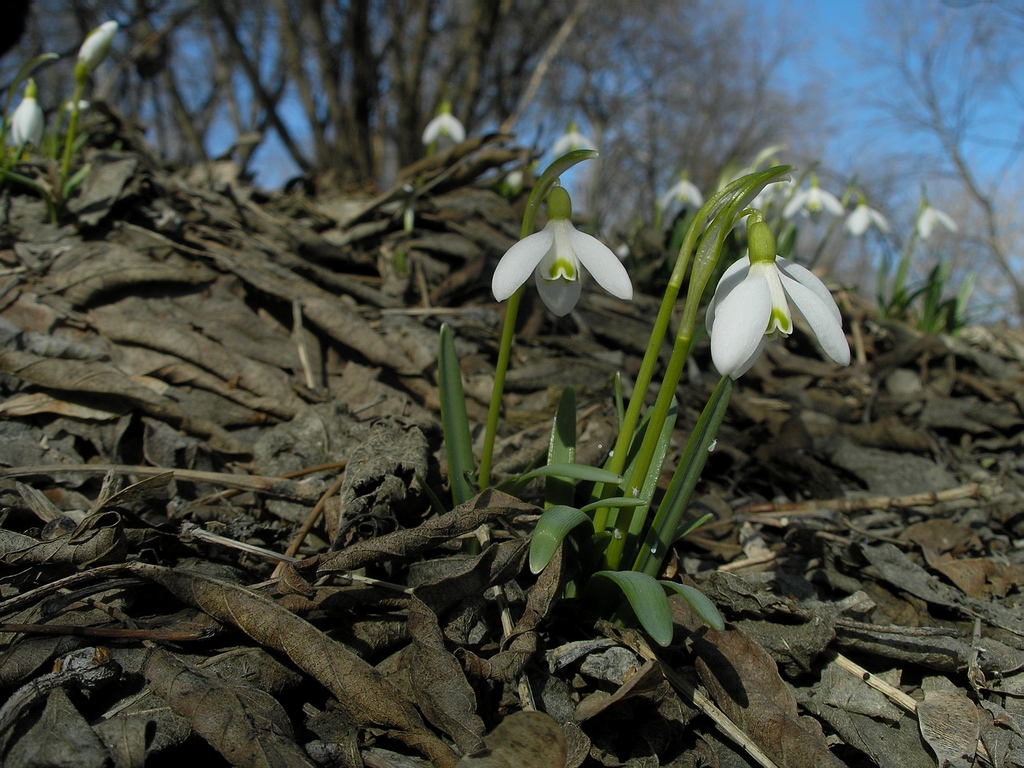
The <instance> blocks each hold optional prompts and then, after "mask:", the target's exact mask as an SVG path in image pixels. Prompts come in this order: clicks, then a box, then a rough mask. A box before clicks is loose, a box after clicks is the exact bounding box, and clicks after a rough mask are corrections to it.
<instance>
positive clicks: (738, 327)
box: [705, 221, 850, 379]
mask: <svg viewBox="0 0 1024 768" xmlns="http://www.w3.org/2000/svg"><path fill="white" fill-rule="evenodd" d="M747 230H748V232H749V233H750V234H749V242H750V248H749V253H748V255H747V256H744V257H743V258H742V259H740V260H739V261H737V262H736V263H734V264H733V265H732V266H731V267H729V268H728V269H727V270H726V271H725V274H723V275H722V279H721V280H720V281H719V283H718V287H717V288H716V289H715V295H714V297H713V298H712V299H711V303H710V304H709V305H708V311H707V317H706V320H705V322H706V324H707V329H708V333H709V335H710V336H711V359H712V361H713V362H714V364H715V368H717V369H718V372H719V373H720V374H722V375H723V376H729V377H731V378H733V379H738V378H739V377H740V376H742V375H743V374H744V373H746V372H747V371H748V370H750V367H751V366H752V365H753V364H754V363H755V362H756V361H757V358H758V357H759V356H760V354H761V351H762V350H763V349H764V346H765V344H766V343H767V342H768V340H769V339H772V338H774V337H775V336H777V335H781V336H789V334H791V333H792V332H793V316H792V314H791V310H790V307H791V306H792V308H793V309H795V310H796V311H797V312H798V313H799V314H800V315H801V316H803V318H804V320H806V321H807V324H808V325H810V327H811V331H812V332H813V333H814V335H815V336H816V337H817V339H818V341H819V343H820V344H821V347H822V349H823V350H824V351H825V354H827V355H828V356H829V357H830V358H832V359H833V360H834V361H835V362H837V363H839V364H840V365H849V363H850V345H849V342H847V340H846V334H844V333H843V320H842V316H841V315H840V313H839V308H838V307H837V306H836V303H835V300H834V299H833V298H832V294H831V293H829V291H828V288H826V287H825V285H824V283H822V282H821V280H819V279H818V278H817V277H816V276H815V275H814V274H813V273H812V272H811V271H810V270H808V269H805V268H804V267H801V266H800V265H799V264H794V263H793V262H791V261H789V260H787V259H784V258H782V257H781V256H777V255H776V254H775V237H774V236H773V235H772V233H771V230H770V229H769V228H768V226H767V225H766V224H764V222H761V221H756V222H751V223H750V224H749V226H748V227H747ZM769 254H770V255H769Z"/></svg>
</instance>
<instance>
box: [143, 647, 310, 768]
mask: <svg viewBox="0 0 1024 768" xmlns="http://www.w3.org/2000/svg"><path fill="white" fill-rule="evenodd" d="M145 675H146V680H147V681H148V683H149V686H150V688H151V689H152V690H153V692H154V693H156V694H157V695H158V696H160V697H161V698H162V699H164V700H165V701H166V702H167V703H168V704H169V705H170V707H171V709H173V710H174V711H175V712H176V713H177V714H179V715H182V716H183V717H186V718H188V720H189V721H190V722H191V723H192V728H193V729H194V730H195V732H196V733H197V734H199V735H200V736H201V737H202V738H203V739H204V740H205V741H206V742H207V743H208V744H210V746H212V747H213V748H214V749H216V750H217V751H218V752H219V753H220V754H221V755H223V756H224V758H225V759H226V760H227V761H229V762H230V763H231V764H232V765H238V766H253V768H263V767H264V766H265V767H266V768H271V766H273V767H274V768H276V767H277V766H281V767H282V768H288V767H289V766H312V765H313V763H312V762H311V761H310V760H309V759H307V757H306V755H305V753H304V752H303V751H302V748H301V747H300V746H299V745H298V744H296V743H295V734H294V733H293V732H292V729H291V725H290V723H289V721H288V715H287V713H286V712H285V711H284V708H283V707H282V706H281V705H280V704H278V702H277V700H276V699H274V697H273V696H271V695H270V694H268V693H266V692H264V691H261V690H260V689H259V688H255V687H253V686H251V685H247V684H244V683H239V682H225V681H224V680H223V679H222V678H221V677H220V676H218V675H215V674H209V673H204V672H203V671H201V670H199V669H196V668H193V667H190V666H189V665H187V664H185V663H184V662H182V661H180V660H178V659H177V658H175V656H174V655H173V654H171V653H169V652H167V651H164V650H161V649H156V650H155V651H153V653H152V654H151V655H150V657H149V659H148V660H147V662H146V667H145Z"/></svg>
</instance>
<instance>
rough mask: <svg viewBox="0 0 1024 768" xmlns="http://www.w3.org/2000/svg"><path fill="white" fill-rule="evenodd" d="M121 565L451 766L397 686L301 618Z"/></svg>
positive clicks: (153, 569) (201, 583) (245, 596)
mask: <svg viewBox="0 0 1024 768" xmlns="http://www.w3.org/2000/svg"><path fill="white" fill-rule="evenodd" d="M127 568H128V569H129V570H130V571H131V572H132V573H135V574H137V575H139V576H143V577H145V578H148V579H151V580H152V581H154V582H156V583H157V584H159V585H160V586H162V587H164V589H166V590H168V591H169V592H171V593H172V594H173V595H174V596H175V597H177V598H178V599H179V600H181V601H182V602H185V603H187V604H188V605H191V606H193V607H195V608H199V609H200V610H202V611H205V612H206V613H208V614H209V615H210V616H212V617H213V618H215V619H217V620H218V621H220V622H223V623H226V624H231V625H233V626H235V627H237V628H238V629H240V630H241V631H242V632H245V634H247V635H249V637H251V638H252V639H253V640H255V641H256V642H257V643H259V644H261V645H263V646H266V647H268V648H273V649H275V650H277V651H279V652H281V653H283V654H285V655H286V656H288V658H290V659H291V660H292V662H293V663H294V664H295V665H296V666H297V667H299V669H301V670H302V671H304V672H306V673H307V674H309V675H311V676H312V677H313V678H315V679H316V680H317V681H319V682H320V683H321V684H322V685H323V686H324V687H325V688H327V689H328V690H329V691H330V692H331V693H332V694H334V696H335V697H336V698H337V699H338V702H339V703H340V704H341V706H342V707H343V708H344V709H345V711H346V712H348V714H349V715H350V716H351V717H352V719H353V720H355V721H356V722H357V723H359V724H360V725H364V726H369V725H374V726H381V727H385V728H388V729H391V730H392V731H393V732H394V733H393V735H394V736H395V737H396V738H398V739H400V740H402V741H404V742H405V743H406V744H408V745H409V746H411V747H413V748H415V749H418V750H420V751H421V752H423V754H425V755H427V756H428V757H429V758H430V759H431V760H432V761H433V762H434V763H435V764H436V765H438V766H441V767H442V768H444V767H445V766H452V765H454V764H455V755H454V753H453V752H452V751H451V749H450V748H449V747H448V746H447V745H446V744H445V743H444V742H442V741H441V740H440V739H438V738H437V737H436V736H435V735H434V734H433V733H431V732H430V731H429V730H427V728H426V727H425V726H424V724H423V721H422V720H421V719H420V716H419V714H418V713H417V712H416V710H415V708H413V706H412V704H411V703H410V702H409V701H408V700H406V699H405V698H404V697H403V696H402V695H401V693H400V692H399V691H398V689H397V688H395V687H394V686H393V685H392V684H391V683H389V682H388V681H387V680H386V679H385V678H384V677H382V676H381V675H380V673H379V672H377V670H375V669H374V668H373V667H371V666H370V665H369V664H367V663H366V662H365V661H363V660H362V659H361V658H359V657H358V656H357V655H356V654H354V653H353V652H352V651H350V650H349V649H348V648H346V647H345V646H344V645H342V644H341V643H339V642H337V641H335V640H332V639H331V638H329V637H327V636H326V635H325V634H324V633H323V632H321V631H320V630H318V629H317V628H316V627H314V626H313V625H312V624H310V623H309V622H308V621H306V620H305V619H302V618H299V617H298V616H295V615H293V614H292V613H289V612H288V611H286V610H284V609H283V608H281V607H280V606H279V605H277V604H276V603H275V602H273V601H272V600H270V599H268V598H266V597H263V596H261V595H257V594H255V593H254V592H251V591H250V590H248V589H245V588H244V587H240V586H238V585H235V584H230V583H228V582H224V581H220V580H217V579H211V578H207V577H203V576H200V575H198V574H194V573H182V572H179V571H172V570H170V569H168V568H161V567H158V566H153V565H147V564H144V563H130V564H129V565H128V566H127Z"/></svg>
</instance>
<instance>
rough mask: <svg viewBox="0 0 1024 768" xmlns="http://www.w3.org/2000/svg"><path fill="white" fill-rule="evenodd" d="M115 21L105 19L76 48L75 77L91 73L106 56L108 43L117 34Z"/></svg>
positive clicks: (108, 48) (108, 47)
mask: <svg viewBox="0 0 1024 768" xmlns="http://www.w3.org/2000/svg"><path fill="white" fill-rule="evenodd" d="M117 30H118V24H117V22H116V21H105V22H103V23H102V24H100V25H99V26H98V27H96V29H94V30H93V31H92V32H90V33H89V36H88V37H86V38H85V42H84V43H82V47H81V48H79V49H78V63H77V64H76V65H75V77H76V78H78V79H81V78H83V77H85V76H86V75H89V74H92V73H93V72H94V71H95V70H96V67H98V66H99V65H100V62H102V61H103V59H105V58H106V57H107V53H108V52H109V51H110V43H111V41H112V40H113V39H114V35H116V34H117Z"/></svg>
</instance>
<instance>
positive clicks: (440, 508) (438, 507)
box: [413, 472, 449, 515]
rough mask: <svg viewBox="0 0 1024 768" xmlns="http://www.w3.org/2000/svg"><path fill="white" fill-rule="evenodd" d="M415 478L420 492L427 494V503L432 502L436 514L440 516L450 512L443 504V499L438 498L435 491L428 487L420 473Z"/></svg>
mask: <svg viewBox="0 0 1024 768" xmlns="http://www.w3.org/2000/svg"><path fill="white" fill-rule="evenodd" d="M413 477H414V478H415V480H416V482H417V483H418V484H419V486H420V490H421V491H423V493H425V494H426V496H427V501H429V502H430V506H432V507H433V508H434V512H435V513H437V514H438V515H443V514H444V513H445V512H448V511H449V510H448V509H447V507H445V505H444V502H442V501H441V499H439V498H438V497H437V494H436V493H434V489H433V488H431V487H430V486H429V485H427V481H426V480H424V479H423V477H422V476H421V475H420V473H419V472H417V473H416V474H415V475H413Z"/></svg>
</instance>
